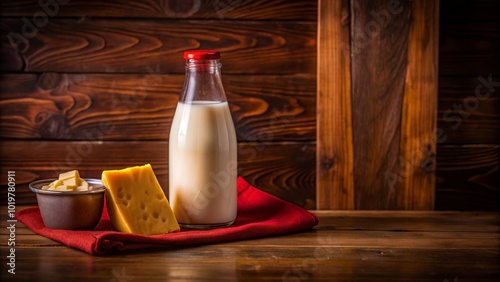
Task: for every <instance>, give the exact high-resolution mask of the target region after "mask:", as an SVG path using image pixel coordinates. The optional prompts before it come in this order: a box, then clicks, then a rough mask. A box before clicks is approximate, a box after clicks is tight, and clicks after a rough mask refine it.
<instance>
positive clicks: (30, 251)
mask: <svg viewBox="0 0 500 282" xmlns="http://www.w3.org/2000/svg"><path fill="white" fill-rule="evenodd" d="M21 208H22V207H17V209H18V210H19V209H21ZM1 210H2V218H1V220H2V223H1V227H2V234H7V232H6V231H5V230H6V228H5V227H6V225H7V222H6V209H5V207H2V209H1ZM314 213H315V214H317V215H318V217H319V219H320V224H319V225H318V226H317V227H316V228H315V229H313V230H310V231H307V232H302V233H297V234H290V235H285V236H278V237H271V238H263V239H254V240H247V241H238V242H229V243H223V244H214V245H206V246H198V247H187V248H163V249H157V250H148V251H139V252H137V251H135V252H128V253H119V254H114V255H110V256H104V257H98V256H91V255H89V254H87V253H84V252H81V251H79V250H75V249H71V248H69V247H66V246H62V245H61V244H59V243H57V242H54V241H52V240H49V239H47V238H44V237H41V236H39V235H36V234H34V233H33V232H31V231H30V230H29V229H27V228H26V227H25V226H24V225H23V224H22V223H20V222H17V223H16V237H15V239H16V247H15V254H16V269H15V272H16V274H15V275H12V274H10V273H8V272H7V269H8V266H7V264H6V260H7V258H6V256H7V255H8V248H10V247H8V246H7V237H6V236H4V235H3V236H2V237H3V238H4V239H2V241H1V250H2V252H1V257H2V259H1V262H2V263H1V264H0V265H1V268H2V272H1V281H115V282H123V281H174V280H175V281H192V280H206V281H219V280H226V281H258V280H269V281H436V282H444V281H447V282H455V281H457V282H458V281H460V282H463V281H488V282H491V281H498V278H499V277H500V267H499V266H500V214H499V213H480V212H404V211H373V212H372V211H315V212H314Z"/></svg>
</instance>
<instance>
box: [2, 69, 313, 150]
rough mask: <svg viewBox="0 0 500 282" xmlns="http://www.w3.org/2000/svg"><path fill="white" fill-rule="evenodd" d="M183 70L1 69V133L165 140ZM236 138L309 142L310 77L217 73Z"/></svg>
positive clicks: (9, 135) (8, 135)
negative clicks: (166, 72)
mask: <svg viewBox="0 0 500 282" xmlns="http://www.w3.org/2000/svg"><path fill="white" fill-rule="evenodd" d="M183 83H184V75H163V74H157V73H151V74H146V75H124V74H56V73H44V74H41V75H36V74H3V75H0V107H2V111H1V112H0V129H1V130H0V136H1V137H2V138H9V139H52V140H89V141H98V140H166V139H168V135H169V132H170V126H171V123H172V118H173V114H174V112H175V107H176V105H177V101H178V97H179V93H180V92H181V88H182V85H183ZM223 84H224V87H225V90H226V94H227V97H228V101H229V104H230V107H231V111H232V114H233V121H234V122H235V126H236V131H237V135H238V140H240V141H259V142H263V141H265V142H270V141H284V140H295V141H298V140H301V141H306V140H309V141H313V140H314V139H315V134H316V121H315V118H316V97H315V88H316V85H315V77H314V76H311V75H282V76H276V75H249V76H245V75H224V76H223Z"/></svg>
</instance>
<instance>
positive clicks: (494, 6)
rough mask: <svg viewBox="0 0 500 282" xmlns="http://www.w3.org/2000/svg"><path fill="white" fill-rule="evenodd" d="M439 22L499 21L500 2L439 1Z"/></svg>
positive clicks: (486, 0)
mask: <svg viewBox="0 0 500 282" xmlns="http://www.w3.org/2000/svg"><path fill="white" fill-rule="evenodd" d="M439 4H440V11H441V14H440V20H441V21H442V22H447V21H460V22H471V21H492V20H498V19H500V14H499V13H498V11H499V10H500V2H499V1H496V0H440V1H439Z"/></svg>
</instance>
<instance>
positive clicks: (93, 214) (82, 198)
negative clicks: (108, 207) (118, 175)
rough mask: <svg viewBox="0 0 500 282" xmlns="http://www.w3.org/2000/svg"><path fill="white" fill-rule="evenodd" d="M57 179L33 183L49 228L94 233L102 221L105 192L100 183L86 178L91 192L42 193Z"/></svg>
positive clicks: (31, 188)
mask: <svg viewBox="0 0 500 282" xmlns="http://www.w3.org/2000/svg"><path fill="white" fill-rule="evenodd" d="M54 180H56V179H43V180H38V181H34V182H32V183H30V185H29V188H30V190H31V191H32V192H35V193H36V199H37V201H38V206H39V208H40V213H41V214H42V219H43V223H44V224H45V226H46V227H47V228H53V229H67V230H92V229H94V228H95V227H96V225H97V224H98V223H99V220H100V219H101V215H102V209H103V204H104V192H105V191H106V188H105V187H104V186H103V185H102V182H101V180H99V179H90V178H84V180H85V181H87V182H88V183H89V185H91V186H92V189H90V190H88V191H54V190H42V186H44V185H49V184H50V183H51V182H52V181H54Z"/></svg>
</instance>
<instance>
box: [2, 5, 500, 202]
mask: <svg viewBox="0 0 500 282" xmlns="http://www.w3.org/2000/svg"><path fill="white" fill-rule="evenodd" d="M61 2H67V3H66V4H61V5H59V7H58V11H57V13H56V15H54V17H49V18H48V23H47V24H46V25H45V26H44V27H41V28H39V29H38V30H37V35H36V36H35V37H34V38H30V39H29V40H28V42H27V44H26V43H23V44H20V46H19V47H20V51H19V53H16V52H14V50H13V49H12V48H11V46H10V45H11V44H10V42H9V40H8V38H7V34H8V33H9V32H18V33H21V32H22V27H23V21H22V18H23V17H26V18H27V19H30V20H31V19H32V17H33V15H34V14H35V13H36V12H38V11H43V10H42V9H41V7H40V6H39V4H38V1H34V0H23V1H14V0H5V1H1V2H0V17H1V19H0V32H1V46H0V48H1V53H0V60H1V64H0V68H1V71H2V73H1V75H0V106H1V111H0V134H1V138H2V141H1V142H0V155H1V166H2V171H1V173H2V177H0V179H1V181H2V183H1V184H2V187H3V188H5V177H4V176H5V175H6V171H7V170H16V172H17V175H18V188H19V189H18V191H19V192H20V194H19V197H18V201H19V203H34V197H33V195H31V194H30V193H28V192H27V189H26V183H28V182H29V181H31V180H33V179H36V178H39V177H50V176H54V175H55V173H56V171H57V170H60V169H64V168H77V169H81V170H82V171H84V172H85V173H86V174H88V176H90V177H99V175H100V170H102V169H104V168H120V167H123V166H124V165H132V164H136V163H138V164H140V163H143V162H151V163H152V164H153V166H154V167H157V173H158V174H159V178H160V182H161V184H162V185H163V186H164V187H166V185H167V171H168V167H167V163H166V155H165V154H166V142H167V133H168V131H169V127H170V121H171V117H172V114H173V109H174V106H175V103H176V98H177V95H178V92H179V90H180V88H181V86H182V80H183V73H182V68H183V63H184V62H183V61H182V58H181V54H182V51H183V50H185V49H188V48H219V49H220V50H221V51H222V52H223V77H224V83H225V86H226V91H227V94H228V97H229V99H230V102H231V109H232V111H233V117H234V119H235V122H236V126H237V129H238V139H239V141H240V168H241V169H240V172H241V174H242V175H244V176H245V177H246V178H247V179H249V180H250V181H251V182H252V183H254V184H256V185H259V186H260V187H262V188H263V189H266V190H267V191H269V192H271V193H273V194H275V195H278V196H280V197H282V198H284V199H287V200H290V201H292V202H294V203H296V204H298V205H301V206H304V207H307V208H315V207H316V202H315V179H316V174H315V161H316V160H315V141H316V136H315V132H316V119H315V116H316V98H315V90H316V23H317V22H316V21H317V3H316V1H314V0H301V1H286V0H276V1H267V0H257V1H238V0H220V1H200V2H198V1H172V0H170V1H152V0H151V1H148V0H144V1H118V0H116V1H79V0H73V1H69V2H68V1H61ZM196 3H201V4H200V6H196V5H194V6H193V4H196ZM498 10H499V2H498V1H495V0H480V1H472V0H468V1H465V0H459V1H453V0H441V7H440V11H441V19H440V53H439V66H440V80H439V104H438V105H439V111H438V137H440V138H438V147H437V171H436V174H437V175H436V205H435V208H436V209H459V210H460V209H498V206H499V205H498V199H499V192H498V191H499V187H500V185H499V180H498V179H500V177H499V172H498V171H499V163H500V147H499V143H500V135H499V132H500V131H499V129H500V125H499V118H500V113H499V110H498V109H499V108H500V107H499V106H500V105H499V101H500V99H499V96H498V95H499V94H498V93H499V92H500V90H498V89H499V88H498V87H497V86H495V87H494V90H495V91H494V92H491V93H490V94H491V95H489V96H488V97H485V98H484V99H481V100H480V103H479V104H478V108H477V109H476V110H474V111H467V112H458V113H460V114H464V115H467V117H466V118H465V117H464V116H462V117H461V118H460V119H459V120H457V117H458V115H457V114H458V113H457V112H456V111H455V112H452V113H451V114H450V113H449V110H452V111H453V110H454V108H453V107H454V105H455V104H458V105H460V104H463V103H464V101H469V100H470V99H471V98H467V97H469V96H471V95H472V96H474V91H475V89H476V87H477V85H479V84H480V82H479V80H478V76H480V75H481V76H483V77H485V78H487V77H488V75H490V74H491V75H492V77H493V80H494V81H498V80H500V77H499V75H500V69H499V66H500V64H499V58H500V57H499V55H498V49H500V48H499V47H500V42H499V34H500V20H499V15H498V12H497V11H498ZM344 20H345V19H344ZM134 97H136V98H137V97H138V99H134ZM467 99H469V100H467ZM472 102H474V101H472ZM445 113H448V115H446V116H445ZM446 117H448V118H446ZM103 120H104V121H108V122H104V123H101V121H103ZM459 122H460V123H459ZM457 125H458V126H457ZM440 129H441V130H442V131H441V133H440V131H439V130H440ZM89 142H90V143H89ZM88 144H91V145H92V146H90V147H91V148H92V150H91V152H89V151H85V149H86V147H85V145H87V147H89V146H88ZM157 148H159V151H160V152H161V153H158V150H156V149H157ZM87 149H88V148H87ZM78 150H80V153H78ZM71 152H73V153H71ZM123 152H127V155H123ZM78 156H80V159H79V158H78ZM66 158H68V160H66ZM20 159H23V161H22V162H20V161H19V160H20ZM47 160H50V163H49V162H47ZM58 161H59V162H58ZM105 162H106V163H109V164H110V165H109V166H108V165H106V167H104V164H105ZM53 163H55V167H52V164H53ZM65 163H66V164H65ZM47 164H49V165H50V166H48V167H47ZM1 194H2V195H1V197H2V198H1V199H2V203H3V202H5V201H3V199H4V198H5V195H4V193H1Z"/></svg>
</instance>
